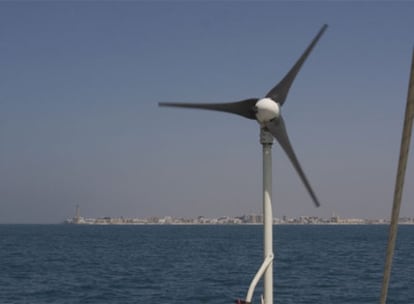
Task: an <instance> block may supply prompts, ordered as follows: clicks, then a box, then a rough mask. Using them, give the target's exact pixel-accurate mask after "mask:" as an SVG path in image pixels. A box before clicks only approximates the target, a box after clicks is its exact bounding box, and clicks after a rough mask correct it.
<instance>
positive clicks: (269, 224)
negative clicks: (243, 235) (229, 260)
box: [260, 129, 273, 304]
mask: <svg viewBox="0 0 414 304" xmlns="http://www.w3.org/2000/svg"><path fill="white" fill-rule="evenodd" d="M260 143H261V144H262V146H263V227H264V233H263V235H264V240H263V241H264V258H265V259H266V258H268V257H272V258H273V212H272V144H273V136H272V134H270V133H269V132H268V131H267V130H266V129H261V131H260ZM263 279H264V282H263V289H264V292H263V296H264V301H263V302H264V304H273V261H272V262H271V263H270V264H269V266H268V267H267V269H266V272H265V273H264V278H263Z"/></svg>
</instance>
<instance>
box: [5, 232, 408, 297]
mask: <svg viewBox="0 0 414 304" xmlns="http://www.w3.org/2000/svg"><path fill="white" fill-rule="evenodd" d="M274 229H275V231H274V237H275V254H276V261H275V303H295V304H300V303H307V304H309V303H335V304H341V303H353V304H358V303H378V302H379V301H378V299H379V294H380V286H381V278H382V272H383V261H384V257H385V246H386V241H387V233H388V228H387V227H386V226H276V227H275V228H274ZM261 261H262V227H261V226H76V225H74V226H72V225H0V303H2V304H6V303H30V304H37V303H39V304H40V303H42V304H43V303H59V304H60V303H165V304H167V303H168V304H183V303H191V304H197V303H217V304H218V303H233V301H234V300H235V299H236V298H244V297H245V295H246V292H247V289H248V286H249V284H250V281H251V279H252V278H253V276H254V274H255V273H256V270H257V269H258V267H259V266H260V264H261ZM261 292H262V288H261V284H259V286H258V287H257V289H256V292H255V297H254V303H260V300H259V297H260V294H261ZM388 303H414V226H401V227H400V229H399V236H398V242H397V251H396V256H395V260H394V267H393V274H392V279H391V284H390V291H389V297H388Z"/></svg>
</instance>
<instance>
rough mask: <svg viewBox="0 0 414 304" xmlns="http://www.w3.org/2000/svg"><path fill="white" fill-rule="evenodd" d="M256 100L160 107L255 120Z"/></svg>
mask: <svg viewBox="0 0 414 304" xmlns="http://www.w3.org/2000/svg"><path fill="white" fill-rule="evenodd" d="M257 101H258V99H257V98H250V99H245V100H242V101H237V102H228V103H176V102H160V103H158V105H159V106H160V107H177V108H191V109H202V110H212V111H220V112H227V113H233V114H237V115H240V116H243V117H246V118H248V119H256V113H255V105H256V102H257Z"/></svg>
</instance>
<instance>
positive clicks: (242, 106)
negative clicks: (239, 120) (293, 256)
mask: <svg viewBox="0 0 414 304" xmlns="http://www.w3.org/2000/svg"><path fill="white" fill-rule="evenodd" d="M327 27H328V26H327V25H326V24H325V25H323V26H322V28H321V29H320V30H319V32H318V34H317V35H316V36H315V38H314V39H313V40H312V42H311V43H310V44H309V46H308V47H307V48H306V50H305V51H304V53H303V54H302V56H301V57H300V58H299V59H298V60H297V61H296V63H295V64H294V65H293V67H292V68H291V69H290V71H289V72H288V73H287V74H286V75H285V77H284V78H283V79H282V80H281V81H280V82H279V83H278V84H276V85H275V86H274V87H273V88H272V89H271V90H270V91H269V92H268V93H267V94H266V95H265V97H263V98H249V99H244V100H241V101H237V102H227V103H199V104H197V103H176V102H160V103H159V106H167V107H180V108H193V109H203V110H213V111H221V112H227V113H232V114H237V115H240V116H243V117H245V118H248V119H253V120H256V121H257V122H258V123H259V125H260V143H261V144H262V146H263V226H264V261H263V264H262V265H261V267H260V268H259V270H258V272H257V273H256V275H255V277H254V278H253V280H252V282H251V284H250V287H249V290H248V292H247V296H246V300H245V301H241V300H239V303H251V300H252V297H253V292H254V289H255V287H256V285H257V283H258V281H259V280H260V278H261V277H262V276H264V294H263V298H262V303H263V304H273V258H274V254H273V231H272V227H273V214H272V204H271V195H272V194H271V193H272V171H271V170H272V154H271V149H272V144H273V137H274V138H276V140H277V141H278V142H279V144H280V146H281V147H282V149H283V150H284V151H285V152H286V154H287V156H288V157H289V159H290V161H291V162H292V164H293V167H294V168H295V170H296V171H297V173H298V175H299V177H300V179H301V180H302V182H303V184H304V185H305V187H306V189H307V191H308V192H309V194H310V196H311V198H312V200H313V202H314V204H315V205H316V207H319V205H320V204H319V200H318V199H317V197H316V195H315V193H314V191H313V189H312V187H311V185H310V183H309V181H308V179H307V178H306V175H305V173H304V172H303V170H302V167H301V165H300V163H299V161H298V159H297V157H296V154H295V152H294V150H293V147H292V145H291V143H290V140H289V137H288V134H287V131H286V126H285V122H284V120H283V117H282V113H281V107H282V106H283V104H284V103H285V100H286V97H287V95H288V93H289V89H290V87H291V85H292V83H293V81H294V80H295V77H296V75H297V73H298V72H299V70H300V69H301V67H302V65H303V63H304V62H305V60H306V59H307V57H308V56H309V54H310V53H311V51H312V49H313V48H314V46H315V45H316V43H317V42H318V40H319V39H320V38H321V36H322V34H323V33H324V32H325V30H326V28H327Z"/></svg>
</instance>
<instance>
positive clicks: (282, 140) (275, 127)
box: [265, 116, 320, 207]
mask: <svg viewBox="0 0 414 304" xmlns="http://www.w3.org/2000/svg"><path fill="white" fill-rule="evenodd" d="M265 126H266V128H267V129H268V130H269V131H270V133H272V135H273V136H274V137H275V138H276V140H277V141H278V142H279V144H280V145H281V147H282V149H283V150H284V151H285V152H286V154H287V156H288V157H289V159H290V161H291V162H292V164H293V167H294V168H295V169H296V172H297V173H298V174H299V177H300V179H301V180H302V182H303V184H304V185H305V187H306V189H307V190H308V192H309V194H310V196H311V197H312V200H313V202H314V203H315V205H316V207H319V206H320V204H319V200H318V198H317V197H316V195H315V193H314V192H313V190H312V187H311V185H310V184H309V182H308V179H307V178H306V175H305V173H304V172H303V170H302V167H301V166H300V163H299V161H298V159H297V157H296V155H295V151H294V150H293V148H292V145H291V144H290V141H289V137H288V134H287V132H286V127H285V122H284V121H283V118H282V116H280V117H279V119H275V120H273V121H270V122H268V123H266V124H265Z"/></svg>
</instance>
